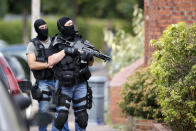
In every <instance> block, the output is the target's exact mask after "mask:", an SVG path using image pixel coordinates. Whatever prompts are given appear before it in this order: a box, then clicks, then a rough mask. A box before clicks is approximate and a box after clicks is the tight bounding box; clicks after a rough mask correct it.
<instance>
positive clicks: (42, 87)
mask: <svg viewBox="0 0 196 131" xmlns="http://www.w3.org/2000/svg"><path fill="white" fill-rule="evenodd" d="M34 28H35V31H36V32H37V37H36V38H34V39H32V40H31V42H29V44H28V47H27V53H26V55H27V60H28V65H29V67H30V69H31V70H32V72H33V75H34V77H35V79H36V86H35V87H33V89H32V97H33V98H34V99H36V100H38V102H39V112H48V108H49V101H50V99H51V94H52V93H51V89H50V87H51V86H54V80H53V78H54V73H53V71H52V69H51V68H52V66H49V64H48V56H49V55H50V50H49V48H50V47H51V38H50V37H48V26H47V24H46V22H45V21H44V20H42V19H37V20H36V21H35V22H34ZM46 130H47V125H45V126H40V127H39V131H46Z"/></svg>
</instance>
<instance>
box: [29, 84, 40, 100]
mask: <svg viewBox="0 0 196 131" xmlns="http://www.w3.org/2000/svg"><path fill="white" fill-rule="evenodd" d="M31 94H32V97H33V99H35V100H40V99H41V98H42V93H41V91H40V89H39V88H38V82H36V83H35V85H34V86H33V87H32V89H31Z"/></svg>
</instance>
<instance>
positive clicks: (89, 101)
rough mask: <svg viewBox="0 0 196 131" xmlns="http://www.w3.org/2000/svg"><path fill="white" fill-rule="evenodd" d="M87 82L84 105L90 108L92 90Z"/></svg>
mask: <svg viewBox="0 0 196 131" xmlns="http://www.w3.org/2000/svg"><path fill="white" fill-rule="evenodd" d="M86 83H87V95H86V107H87V109H91V108H92V103H93V95H92V94H93V92H92V89H91V87H90V86H89V85H88V82H86Z"/></svg>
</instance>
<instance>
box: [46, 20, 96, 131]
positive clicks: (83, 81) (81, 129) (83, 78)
mask: <svg viewBox="0 0 196 131" xmlns="http://www.w3.org/2000/svg"><path fill="white" fill-rule="evenodd" d="M57 26H58V30H59V31H60V34H59V35H56V37H55V38H54V41H53V43H52V46H53V49H54V52H55V53H54V54H53V55H52V56H50V57H49V65H50V66H54V67H53V70H54V75H55V79H56V85H57V86H56V93H55V94H56V95H55V99H54V102H55V104H57V108H56V109H57V112H56V115H55V120H54V122H53V127H52V131H56V130H64V131H66V130H69V128H68V126H64V123H65V122H66V121H67V119H68V113H69V112H68V111H69V107H70V103H71V101H72V102H73V109H74V114H75V130H76V131H85V130H86V127H87V123H88V114H87V109H90V108H91V106H92V91H91V89H90V87H89V86H88V83H87V80H88V79H89V78H90V76H91V73H90V71H89V68H88V67H89V66H92V65H93V62H94V59H93V56H92V55H91V54H90V53H86V52H82V51H80V50H77V49H75V48H74V47H71V46H70V43H74V42H75V41H77V40H81V41H83V40H82V39H81V36H80V35H79V34H78V33H77V32H76V31H75V30H74V25H73V22H72V20H71V19H70V18H68V17H62V18H60V19H59V20H58V21H57Z"/></svg>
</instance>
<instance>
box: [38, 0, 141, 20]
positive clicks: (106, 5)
mask: <svg viewBox="0 0 196 131" xmlns="http://www.w3.org/2000/svg"><path fill="white" fill-rule="evenodd" d="M41 2H42V12H43V13H45V14H57V13H58V14H61V15H68V16H73V15H74V14H75V15H76V16H78V15H80V16H87V17H98V18H111V17H112V18H113V17H118V18H124V19H131V18H132V13H133V7H134V6H135V5H136V4H138V5H139V7H140V8H142V9H143V3H144V0H139V1H138V0H72V1H70V0H55V1H53V0H51V1H49V0H42V1H41Z"/></svg>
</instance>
